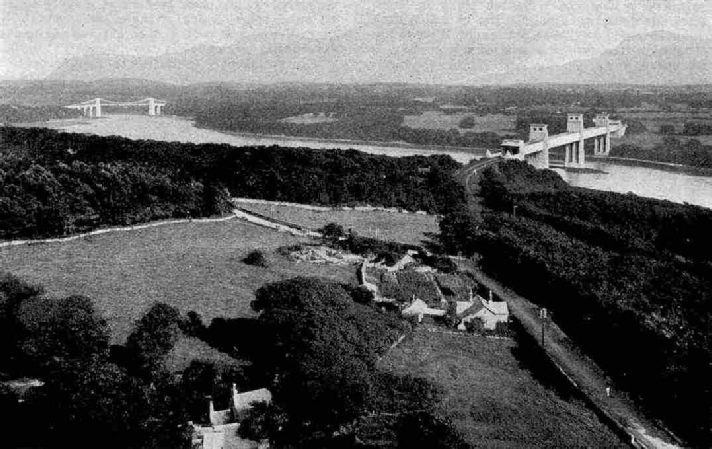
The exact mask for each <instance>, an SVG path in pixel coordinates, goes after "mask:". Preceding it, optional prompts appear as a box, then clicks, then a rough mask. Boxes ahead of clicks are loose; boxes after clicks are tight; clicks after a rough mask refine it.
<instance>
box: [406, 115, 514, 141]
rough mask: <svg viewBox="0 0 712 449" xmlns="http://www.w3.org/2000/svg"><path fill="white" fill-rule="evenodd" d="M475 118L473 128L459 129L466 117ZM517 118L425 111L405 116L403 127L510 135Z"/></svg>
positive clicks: (511, 116) (512, 116)
mask: <svg viewBox="0 0 712 449" xmlns="http://www.w3.org/2000/svg"><path fill="white" fill-rule="evenodd" d="M467 116H472V117H474V118H475V126H474V128H468V129H464V128H459V126H458V125H459V123H460V121H461V120H462V119H463V118H465V117H467ZM516 121H517V117H516V116H514V115H504V114H486V115H477V114H473V113H469V112H457V113H454V114H445V113H443V112H441V111H425V112H423V113H422V114H421V115H406V116H405V117H404V118H403V126H407V127H409V128H417V129H442V130H448V129H452V128H455V129H459V130H460V131H461V132H467V131H471V132H476V133H484V132H493V133H497V134H502V135H504V134H512V133H514V127H515V124H516Z"/></svg>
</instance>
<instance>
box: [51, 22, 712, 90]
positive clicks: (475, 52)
mask: <svg viewBox="0 0 712 449" xmlns="http://www.w3.org/2000/svg"><path fill="white" fill-rule="evenodd" d="M711 43H712V40H710V39H698V38H694V37H689V36H682V35H678V34H673V33H668V32H653V33H647V34H640V35H636V36H632V37H629V38H627V39H625V40H623V41H622V42H621V43H620V44H619V45H618V46H617V47H615V48H613V49H611V50H608V51H605V52H603V53H602V54H600V55H599V56H596V57H593V58H591V59H582V60H575V61H571V62H568V63H566V64H563V65H557V66H543V67H538V68H536V69H531V68H527V69H525V68H524V67H523V61H524V60H525V59H526V55H527V54H528V51H529V49H528V46H529V45H530V43H528V42H520V40H518V39H516V38H513V40H510V41H508V42H507V44H508V45H507V46H505V47H506V48H504V47H501V46H498V45H495V44H497V42H489V43H487V42H484V41H482V40H481V39H479V38H478V37H477V35H476V34H472V33H467V32H453V31H452V30H446V29H441V28H438V27H427V26H424V25H423V24H418V23H415V24H409V23H377V24H373V25H372V26H370V27H365V28H364V29H359V30H357V31H352V32H349V33H344V34H340V35H335V36H329V37H326V38H305V37H299V36H292V35H287V34H279V33H269V34H261V35H253V36H248V37H245V38H243V39H241V40H240V41H239V42H236V43H235V44H233V45H231V46H210V45H204V46H200V47H194V48H191V49H188V50H184V51H181V52H175V53H167V54H163V55H158V56H147V57H140V56H127V55H90V56H83V57H78V58H70V59H68V60H66V61H65V62H64V63H63V64H61V65H60V66H59V67H58V68H57V69H56V70H54V71H53V72H52V73H51V74H50V75H49V77H48V78H49V79H68V80H84V81H91V80H98V79H104V78H142V79H148V80H154V81H161V82H168V83H175V84H190V83H201V82H214V81H222V82H247V83H265V82H270V83H275V82H296V81H300V82H341V83H364V82H409V83H426V84H428V83H430V84H432V83H436V82H437V83H442V82H445V83H453V84H462V83H466V84H513V83H552V82H555V83H580V84H604V83H630V84H705V83H708V82H709V80H710V77H711V75H712V45H710V44H711ZM486 73H489V74H490V75H483V74H486Z"/></svg>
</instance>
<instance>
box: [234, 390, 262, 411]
mask: <svg viewBox="0 0 712 449" xmlns="http://www.w3.org/2000/svg"><path fill="white" fill-rule="evenodd" d="M253 402H266V403H268V404H269V403H270V402H272V393H270V391H269V390H268V389H266V388H260V389H259V390H252V391H246V392H244V393H235V394H233V404H235V411H238V412H239V411H243V410H248V409H250V408H252V403H253Z"/></svg>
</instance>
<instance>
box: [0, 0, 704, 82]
mask: <svg viewBox="0 0 712 449" xmlns="http://www.w3.org/2000/svg"><path fill="white" fill-rule="evenodd" d="M393 21H406V22H413V23H419V24H426V25H427V26H432V27H444V28H446V29H451V30H453V32H454V33H459V32H463V31H467V32H475V33H476V34H477V36H479V38H481V39H483V40H493V41H495V42H496V41H498V40H502V39H505V40H506V39H509V38H510V37H512V36H514V37H517V38H518V39H519V40H521V38H524V39H528V40H530V41H531V42H532V44H531V48H528V49H527V54H528V59H527V61H526V62H527V64H528V65H537V64H539V62H540V61H541V60H542V58H544V57H546V58H548V62H549V63H551V62H553V63H562V62H566V61H568V60H571V59H579V58H586V57H591V56H595V55H596V54H598V53H600V52H601V51H602V50H604V49H606V48H611V47H613V46H615V45H616V44H617V43H618V42H620V41H621V40H622V39H624V38H625V37H628V36H631V35H635V34H640V33H645V32H650V31H658V30H665V31H670V32H674V33H680V34H686V35H693V36H699V37H705V38H710V37H712V0H430V1H423V0H411V1H406V0H387V1H384V0H0V79H28V78H42V77H45V76H47V75H48V74H49V73H50V72H51V71H52V70H53V69H54V68H56V67H57V66H58V65H59V64H60V63H61V62H62V61H63V60H65V59H66V58H69V57H72V56H81V55H86V54H96V53H99V54H107V53H108V54H128V55H158V54H162V53H169V52H178V51H181V50H184V49H187V48H190V47H194V46H198V45H221V46H225V45H230V44H232V43H235V42H238V41H239V40H240V38H241V37H243V36H248V35H251V34H262V33H275V32H278V33H287V34H296V35H300V36H306V37H316V38H320V37H327V36H329V35H333V34H340V33H345V32H350V31H352V30H358V29H359V28H362V27H368V26H373V24H378V23H383V24H388V23H389V22H390V23H392V22H393Z"/></svg>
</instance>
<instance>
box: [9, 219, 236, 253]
mask: <svg viewBox="0 0 712 449" xmlns="http://www.w3.org/2000/svg"><path fill="white" fill-rule="evenodd" d="M234 218H239V217H238V216H237V215H236V214H235V213H234V212H233V214H232V215H229V216H227V217H218V218H181V219H179V220H166V221H154V222H150V223H145V224H140V225H131V226H117V227H113V228H103V229H97V230H95V231H90V232H84V233H81V234H75V235H70V236H67V237H52V238H46V239H25V240H10V241H7V242H2V243H0V248H6V247H10V246H20V245H34V244H42V243H64V242H70V241H72V240H79V239H82V238H84V237H91V236H94V235H101V234H109V233H113V232H127V231H138V230H140V229H147V228H155V227H158V226H167V225H174V224H181V223H216V222H222V221H228V220H232V219H234Z"/></svg>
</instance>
